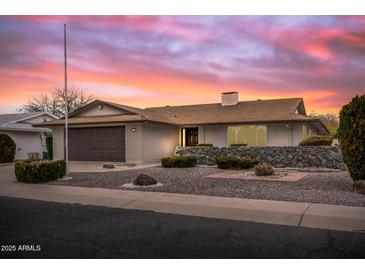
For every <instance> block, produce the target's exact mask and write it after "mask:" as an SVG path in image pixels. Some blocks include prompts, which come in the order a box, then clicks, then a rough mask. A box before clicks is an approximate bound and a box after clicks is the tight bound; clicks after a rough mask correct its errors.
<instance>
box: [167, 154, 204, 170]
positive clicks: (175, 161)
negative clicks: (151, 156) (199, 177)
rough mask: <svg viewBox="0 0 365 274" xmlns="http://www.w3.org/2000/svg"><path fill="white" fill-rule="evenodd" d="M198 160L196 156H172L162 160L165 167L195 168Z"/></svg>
mask: <svg viewBox="0 0 365 274" xmlns="http://www.w3.org/2000/svg"><path fill="white" fill-rule="evenodd" d="M197 162H198V159H197V158H196V157H195V156H191V155H187V156H170V157H166V158H162V159H161V164H162V166H163V167H194V166H196V164H197Z"/></svg>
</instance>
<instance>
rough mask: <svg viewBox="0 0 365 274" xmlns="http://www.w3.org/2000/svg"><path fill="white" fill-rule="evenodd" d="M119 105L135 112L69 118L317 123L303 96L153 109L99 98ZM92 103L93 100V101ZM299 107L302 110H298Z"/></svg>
mask: <svg viewBox="0 0 365 274" xmlns="http://www.w3.org/2000/svg"><path fill="white" fill-rule="evenodd" d="M95 102H99V103H100V102H103V103H105V104H109V105H111V106H114V107H116V108H120V109H123V110H125V111H128V112H130V113H132V114H122V115H109V116H94V117H73V116H72V115H75V114H77V112H78V111H76V112H73V113H72V114H71V117H70V118H69V123H70V124H83V123H87V124H92V123H112V122H137V121H152V122H159V123H167V124H174V125H198V124H224V123H252V122H262V123H263V122H301V121H307V122H316V121H318V119H313V118H310V117H308V116H306V115H305V111H304V105H303V99H302V98H287V99H273V100H257V101H242V102H239V103H238V104H236V105H233V106H222V105H221V104H220V103H216V104H201V105H185V106H165V107H153V108H146V109H140V108H134V107H129V106H125V105H120V104H115V103H111V102H106V101H101V100H96V101H94V102H93V103H95ZM91 104H92V103H91ZM297 109H303V111H299V113H296V110H297ZM62 124H64V121H63V120H53V121H50V122H46V123H43V124H41V125H42V126H46V125H49V126H52V125H62Z"/></svg>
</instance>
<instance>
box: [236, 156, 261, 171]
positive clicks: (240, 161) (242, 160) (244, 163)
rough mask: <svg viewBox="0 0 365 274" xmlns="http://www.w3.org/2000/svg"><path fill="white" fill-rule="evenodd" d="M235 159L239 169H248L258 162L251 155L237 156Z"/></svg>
mask: <svg viewBox="0 0 365 274" xmlns="http://www.w3.org/2000/svg"><path fill="white" fill-rule="evenodd" d="M236 161H237V167H238V168H239V169H248V168H251V167H254V166H255V165H257V164H258V163H259V161H258V160H257V159H256V158H255V157H251V156H242V157H237V158H236Z"/></svg>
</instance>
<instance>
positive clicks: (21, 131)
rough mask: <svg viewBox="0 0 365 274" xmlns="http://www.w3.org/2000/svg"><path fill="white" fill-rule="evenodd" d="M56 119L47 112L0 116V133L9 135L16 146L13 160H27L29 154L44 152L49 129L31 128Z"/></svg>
mask: <svg viewBox="0 0 365 274" xmlns="http://www.w3.org/2000/svg"><path fill="white" fill-rule="evenodd" d="M54 119H57V117H56V116H54V115H52V114H50V113H48V112H33V113H16V114H0V133H4V134H7V135H9V136H10V137H11V138H12V139H13V140H14V142H15V144H16V153H15V159H16V160H21V159H27V158H28V155H27V154H28V153H29V152H38V153H39V154H40V155H41V156H42V155H43V152H46V151H47V150H46V146H45V138H44V136H45V134H51V132H52V130H50V129H49V128H41V127H33V126H32V124H38V123H42V122H47V121H51V120H54Z"/></svg>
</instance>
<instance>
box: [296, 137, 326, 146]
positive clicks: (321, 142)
mask: <svg viewBox="0 0 365 274" xmlns="http://www.w3.org/2000/svg"><path fill="white" fill-rule="evenodd" d="M332 138H333V137H332V136H329V135H318V136H311V137H308V138H306V139H304V140H303V141H301V142H300V143H299V146H331V144H332Z"/></svg>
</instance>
